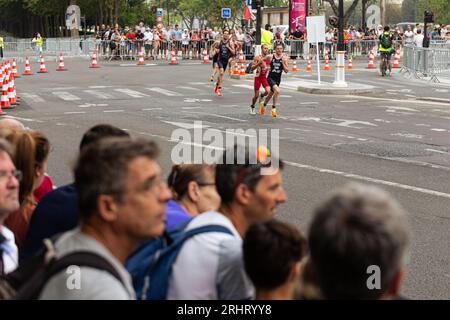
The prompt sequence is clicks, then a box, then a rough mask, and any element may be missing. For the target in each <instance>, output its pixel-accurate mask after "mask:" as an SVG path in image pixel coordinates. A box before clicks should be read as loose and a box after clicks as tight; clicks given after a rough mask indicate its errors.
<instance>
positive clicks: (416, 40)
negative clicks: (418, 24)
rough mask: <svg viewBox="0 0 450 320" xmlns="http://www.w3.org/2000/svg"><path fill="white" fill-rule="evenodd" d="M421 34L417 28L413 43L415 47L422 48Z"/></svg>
mask: <svg viewBox="0 0 450 320" xmlns="http://www.w3.org/2000/svg"><path fill="white" fill-rule="evenodd" d="M423 38H424V36H423V34H422V30H420V29H418V30H417V34H416V35H415V37H414V44H415V45H416V47H418V48H422V47H423Z"/></svg>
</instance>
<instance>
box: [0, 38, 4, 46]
mask: <svg viewBox="0 0 450 320" xmlns="http://www.w3.org/2000/svg"><path fill="white" fill-rule="evenodd" d="M3 46H4V44H3V38H2V37H0V48H3Z"/></svg>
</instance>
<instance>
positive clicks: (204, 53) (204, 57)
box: [203, 48, 209, 63]
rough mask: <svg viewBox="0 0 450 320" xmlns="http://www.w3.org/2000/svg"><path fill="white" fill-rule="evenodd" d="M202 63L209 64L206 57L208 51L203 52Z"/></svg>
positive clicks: (207, 56)
mask: <svg viewBox="0 0 450 320" xmlns="http://www.w3.org/2000/svg"><path fill="white" fill-rule="evenodd" d="M203 63H209V55H208V50H206V48H205V50H203Z"/></svg>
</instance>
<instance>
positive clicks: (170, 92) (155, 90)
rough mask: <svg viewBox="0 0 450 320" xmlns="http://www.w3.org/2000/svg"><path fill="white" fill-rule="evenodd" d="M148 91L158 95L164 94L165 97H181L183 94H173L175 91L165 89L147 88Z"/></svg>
mask: <svg viewBox="0 0 450 320" xmlns="http://www.w3.org/2000/svg"><path fill="white" fill-rule="evenodd" d="M146 89H147V90H149V91H152V92H157V93H160V94H163V95H165V96H168V97H179V96H181V94H179V93H177V92H173V91H170V90H166V89H163V88H158V87H155V88H146Z"/></svg>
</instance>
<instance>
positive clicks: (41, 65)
mask: <svg viewBox="0 0 450 320" xmlns="http://www.w3.org/2000/svg"><path fill="white" fill-rule="evenodd" d="M38 73H47V69H46V68H45V60H44V56H43V55H41V61H40V67H39V71H38Z"/></svg>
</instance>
